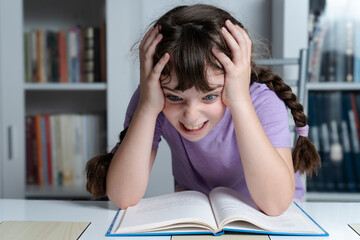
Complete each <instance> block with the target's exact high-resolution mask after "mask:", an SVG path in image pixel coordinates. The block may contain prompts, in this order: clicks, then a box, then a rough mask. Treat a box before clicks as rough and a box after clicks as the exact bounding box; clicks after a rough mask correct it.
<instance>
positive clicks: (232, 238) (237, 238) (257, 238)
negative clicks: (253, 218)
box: [171, 233, 270, 240]
mask: <svg viewBox="0 0 360 240" xmlns="http://www.w3.org/2000/svg"><path fill="white" fill-rule="evenodd" d="M171 240H270V238H269V236H268V235H258V234H242V233H226V234H224V235H221V236H209V235H200V236H199V235H175V236H172V237H171Z"/></svg>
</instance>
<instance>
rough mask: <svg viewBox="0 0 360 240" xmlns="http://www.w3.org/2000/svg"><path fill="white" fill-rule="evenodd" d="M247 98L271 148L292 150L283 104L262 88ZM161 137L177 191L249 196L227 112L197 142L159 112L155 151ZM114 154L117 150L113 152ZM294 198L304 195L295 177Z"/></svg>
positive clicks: (128, 116) (131, 109) (254, 89)
mask: <svg viewBox="0 0 360 240" xmlns="http://www.w3.org/2000/svg"><path fill="white" fill-rule="evenodd" d="M139 96H140V90H139V88H138V89H137V90H136V91H135V93H134V94H133V96H132V99H131V101H130V103H129V106H128V109H127V113H126V118H125V123H124V127H127V126H128V125H129V123H130V119H131V117H132V116H133V114H134V112H135V110H136V106H137V103H138V100H139ZM250 96H251V100H252V103H253V106H254V108H255V111H256V113H257V115H258V117H259V120H260V122H261V124H262V126H263V128H264V130H265V132H266V134H267V136H268V138H269V140H270V141H271V143H272V144H273V146H274V147H276V148H278V147H288V148H290V147H291V142H290V130H289V120H288V112H287V109H286V106H285V104H284V102H283V101H282V100H281V99H279V98H278V97H277V96H276V94H275V92H273V91H271V90H270V89H269V88H268V87H267V86H266V85H265V84H260V83H253V84H252V85H251V86H250ZM161 137H163V138H164V139H165V140H166V141H167V143H168V144H169V147H170V149H171V155H172V171H173V175H174V178H175V182H176V185H177V188H182V189H191V190H197V191H200V192H203V193H205V194H208V193H209V192H210V191H211V190H212V189H213V188H215V187H218V186H226V187H229V188H232V189H234V190H236V191H238V192H240V193H242V194H245V195H247V196H250V194H249V191H248V188H247V185H246V182H245V176H244V171H243V166H242V163H241V158H240V154H239V150H238V146H237V141H236V136H235V130H234V124H233V121H232V116H231V112H230V110H229V109H228V108H227V109H226V112H225V115H224V117H223V118H222V119H221V120H220V122H219V123H218V124H217V125H216V126H215V127H214V128H213V129H212V130H211V131H210V132H209V133H208V134H207V135H206V136H205V137H204V138H203V139H201V140H200V141H197V142H191V141H188V140H186V139H185V138H183V137H182V136H181V135H180V134H179V133H178V131H177V130H176V129H175V128H174V127H173V126H172V125H171V123H170V122H169V121H168V120H167V119H166V117H165V116H164V114H163V113H162V112H161V113H160V114H159V116H158V118H157V122H156V127H155V134H154V141H153V145H152V147H153V148H154V149H157V148H158V145H159V142H160V141H161ZM115 151H116V147H115V148H114V149H113V152H115ZM295 181H296V189H295V195H294V198H296V199H300V198H301V197H302V196H303V195H304V189H303V187H302V183H301V179H300V175H299V174H298V173H297V174H296V175H295Z"/></svg>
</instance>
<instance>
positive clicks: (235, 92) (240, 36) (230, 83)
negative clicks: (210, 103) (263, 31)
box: [212, 20, 252, 108]
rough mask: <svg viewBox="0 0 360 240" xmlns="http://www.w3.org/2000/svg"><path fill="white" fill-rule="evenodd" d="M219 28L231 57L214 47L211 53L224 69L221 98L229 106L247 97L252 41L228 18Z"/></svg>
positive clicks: (248, 94)
mask: <svg viewBox="0 0 360 240" xmlns="http://www.w3.org/2000/svg"><path fill="white" fill-rule="evenodd" d="M225 25H226V27H222V28H221V34H222V36H223V37H224V39H225V41H226V44H227V45H228V47H229V48H230V50H231V55H232V59H230V58H229V57H228V56H227V55H226V54H225V53H223V52H221V51H219V50H218V49H216V48H213V49H212V52H213V54H214V55H215V57H216V58H217V59H218V60H219V62H220V63H221V64H222V65H223V67H224V69H225V84H224V85H225V86H224V90H223V93H222V99H223V102H224V104H225V105H227V106H228V107H229V108H230V107H232V106H233V105H234V104H236V103H239V101H241V98H243V97H244V96H247V97H249V96H250V93H249V86H250V76H251V64H250V62H251V61H250V58H251V45H252V42H251V40H250V38H249V35H248V34H247V33H246V31H245V30H244V29H243V28H241V27H240V26H239V25H235V24H233V23H232V22H231V21H230V20H227V21H226V22H225Z"/></svg>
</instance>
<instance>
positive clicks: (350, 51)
mask: <svg viewBox="0 0 360 240" xmlns="http://www.w3.org/2000/svg"><path fill="white" fill-rule="evenodd" d="M346 33H347V34H346V51H345V53H346V62H345V65H346V70H345V72H346V77H345V79H346V81H347V82H353V81H354V68H353V67H354V25H353V23H352V22H351V21H348V22H347V23H346Z"/></svg>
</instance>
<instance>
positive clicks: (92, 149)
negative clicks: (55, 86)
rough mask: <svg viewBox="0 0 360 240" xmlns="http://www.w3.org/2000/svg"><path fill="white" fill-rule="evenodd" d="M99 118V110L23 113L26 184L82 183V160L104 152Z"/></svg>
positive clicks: (100, 119)
mask: <svg viewBox="0 0 360 240" xmlns="http://www.w3.org/2000/svg"><path fill="white" fill-rule="evenodd" d="M103 118H104V117H103V116H102V115H100V114H39V115H35V116H26V149H27V151H26V179H27V184H35V185H56V186H62V185H79V186H84V185H85V179H86V178H85V165H86V162H87V161H88V160H89V159H90V158H91V157H93V156H95V155H98V154H101V153H103V152H105V146H106V144H105V141H106V139H105V136H106V134H105V124H104V122H105V120H104V119H103ZM87 122H88V123H87ZM94 137H97V138H98V139H95V138H94Z"/></svg>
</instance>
